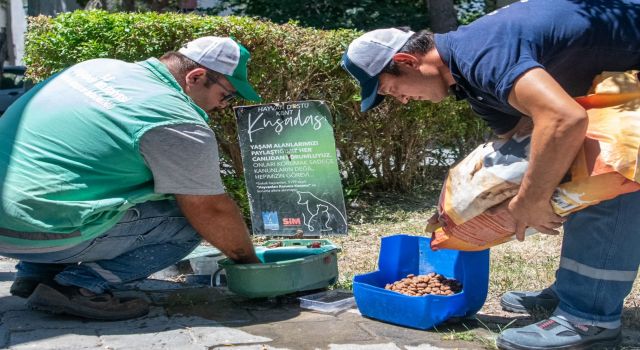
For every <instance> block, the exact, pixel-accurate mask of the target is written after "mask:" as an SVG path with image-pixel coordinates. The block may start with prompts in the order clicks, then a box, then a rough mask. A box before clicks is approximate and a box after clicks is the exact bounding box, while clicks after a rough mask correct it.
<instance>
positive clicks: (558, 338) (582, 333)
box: [496, 316, 622, 350]
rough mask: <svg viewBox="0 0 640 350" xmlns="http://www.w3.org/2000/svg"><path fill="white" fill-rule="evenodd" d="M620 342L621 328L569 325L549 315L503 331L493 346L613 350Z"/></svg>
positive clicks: (519, 349)
mask: <svg viewBox="0 0 640 350" xmlns="http://www.w3.org/2000/svg"><path fill="white" fill-rule="evenodd" d="M621 341H622V332H621V328H616V329H606V328H601V327H597V326H587V325H579V324H573V323H571V322H569V321H567V320H565V319H563V318H560V317H558V316H552V317H551V318H549V319H546V320H544V321H540V322H538V323H535V324H532V325H529V326H526V327H522V328H510V329H507V330H505V331H504V332H502V333H501V334H500V336H499V337H498V339H497V340H496V345H497V346H498V349H502V350H547V349H562V350H586V349H615V348H616V347H617V346H618V344H620V342H621Z"/></svg>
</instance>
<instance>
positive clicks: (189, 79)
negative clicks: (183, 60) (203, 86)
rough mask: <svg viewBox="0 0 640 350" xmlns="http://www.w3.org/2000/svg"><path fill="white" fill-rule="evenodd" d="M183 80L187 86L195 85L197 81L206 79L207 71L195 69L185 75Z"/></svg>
mask: <svg viewBox="0 0 640 350" xmlns="http://www.w3.org/2000/svg"><path fill="white" fill-rule="evenodd" d="M184 78H185V84H186V85H187V86H188V85H195V84H197V83H198V81H200V80H203V79H204V80H206V79H207V71H206V70H205V69H204V68H196V69H193V70H191V71H190V72H189V73H187V75H185V77H184Z"/></svg>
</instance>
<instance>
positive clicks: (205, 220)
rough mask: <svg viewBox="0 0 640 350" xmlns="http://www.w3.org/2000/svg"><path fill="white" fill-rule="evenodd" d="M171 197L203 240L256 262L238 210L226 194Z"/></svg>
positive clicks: (230, 254)
mask: <svg viewBox="0 0 640 350" xmlns="http://www.w3.org/2000/svg"><path fill="white" fill-rule="evenodd" d="M175 197H176V200H177V201H178V205H179V206H180V209H181V210H182V212H183V214H184V216H185V217H186V218H187V220H189V223H190V224H191V226H193V228H195V230H196V231H197V232H198V233H199V234H200V235H201V236H202V237H203V238H204V239H205V240H206V241H207V242H209V243H211V244H212V245H213V246H215V247H216V248H218V249H220V251H222V253H224V254H225V255H226V256H228V257H229V258H231V259H233V260H235V261H237V262H240V263H259V262H260V260H258V257H257V256H256V252H255V250H254V248H253V244H252V242H251V238H250V237H249V231H248V230H247V226H246V225H245V223H244V221H243V219H242V215H241V214H240V210H239V209H238V206H237V205H236V203H235V202H234V201H233V200H232V199H231V198H229V196H228V195H227V194H219V195H184V194H182V195H181V194H176V195H175Z"/></svg>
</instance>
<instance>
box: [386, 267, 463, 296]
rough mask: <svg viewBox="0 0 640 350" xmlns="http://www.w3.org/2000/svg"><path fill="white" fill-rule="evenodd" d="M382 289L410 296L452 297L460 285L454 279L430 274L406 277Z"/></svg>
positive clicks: (459, 288)
mask: <svg viewBox="0 0 640 350" xmlns="http://www.w3.org/2000/svg"><path fill="white" fill-rule="evenodd" d="M384 289H387V290H391V291H394V292H398V293H401V294H405V295H410V296H423V295H428V294H434V295H453V294H456V293H459V292H460V291H461V290H462V284H461V283H460V282H459V281H458V280H456V279H453V278H451V279H449V278H446V277H444V276H443V275H440V274H437V273H434V272H431V273H429V274H427V275H419V276H416V275H414V274H409V275H407V277H406V278H403V279H401V280H400V281H396V282H393V284H387V285H386V286H385V287H384Z"/></svg>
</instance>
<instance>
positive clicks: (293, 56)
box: [25, 11, 485, 193]
mask: <svg viewBox="0 0 640 350" xmlns="http://www.w3.org/2000/svg"><path fill="white" fill-rule="evenodd" d="M359 34H360V32H358V31H355V30H344V29H343V30H326V31H325V30H317V29H311V28H303V27H300V26H298V25H295V24H284V25H277V24H274V23H270V22H262V21H258V20H255V19H251V18H248V17H215V16H197V15H180V14H175V13H165V14H159V13H151V12H150V13H107V12H103V11H76V12H73V13H66V14H62V15H59V16H58V17H56V18H49V17H42V16H41V17H35V18H31V19H30V23H29V27H28V32H27V44H26V49H25V51H26V53H25V62H26V63H27V65H28V75H30V76H31V77H32V78H34V79H36V80H41V79H44V78H46V77H47V76H49V75H51V74H52V73H54V72H56V71H59V70H61V69H63V68H65V67H67V66H70V65H72V64H74V63H77V62H80V61H83V60H87V59H91V58H97V57H111V58H117V59H122V60H127V61H136V60H143V59H146V58H148V57H151V56H155V57H159V56H160V55H162V54H163V53H164V52H166V51H169V50H176V49H178V48H179V47H180V46H181V45H182V44H184V43H185V42H187V41H189V40H191V39H193V38H196V37H199V36H204V35H218V36H231V37H234V38H236V39H237V40H238V41H240V42H241V43H242V44H243V45H245V46H246V47H247V48H248V49H249V50H250V51H251V53H252V61H251V63H250V66H249V73H250V80H251V81H252V82H253V83H254V85H255V86H256V88H257V90H258V91H259V92H260V93H261V95H262V97H263V100H264V102H274V101H291V100H303V99H320V100H325V101H327V103H328V104H329V106H330V108H331V111H332V113H333V116H334V128H335V135H336V145H337V148H338V150H339V153H340V159H339V163H340V168H341V170H342V173H343V175H344V180H345V183H346V184H349V188H351V189H352V190H354V192H353V193H357V192H359V189H360V188H361V187H363V186H364V185H366V184H376V185H377V186H380V187H381V188H382V189H387V190H409V189H412V188H414V187H415V186H416V185H421V184H424V183H425V182H426V181H429V180H432V178H433V175H432V174H434V172H433V171H432V170H433V169H434V166H435V167H436V168H437V167H442V166H446V165H447V164H448V163H447V162H448V161H450V160H451V159H457V158H459V157H460V156H461V155H463V154H465V153H466V152H467V151H468V150H469V149H470V148H473V147H474V146H475V145H476V144H477V143H478V140H480V139H481V138H482V135H483V133H484V132H485V128H484V127H483V126H482V125H481V123H480V122H479V121H478V120H477V118H473V117H471V112H470V110H469V108H468V107H467V106H466V103H460V102H455V101H452V100H447V101H445V102H442V103H439V104H432V103H429V102H412V103H411V104H410V105H406V106H403V105H401V104H399V103H396V102H385V103H383V104H382V105H381V107H380V108H377V109H376V110H375V111H373V112H370V113H366V114H363V113H360V112H359V90H358V87H357V85H356V83H355V82H354V81H353V80H352V79H351V77H350V76H349V75H348V74H346V73H345V72H344V71H343V70H342V69H341V68H340V66H339V60H340V57H341V55H342V53H343V51H344V49H345V48H346V46H347V45H348V44H349V43H350V42H351V40H353V39H354V38H356V37H357V36H358V35H359ZM211 127H212V128H213V129H214V131H215V132H216V134H217V137H218V142H219V144H220V148H221V152H222V155H223V156H224V157H225V159H226V160H228V161H229V162H230V164H231V165H232V167H233V168H234V169H235V174H236V176H241V174H242V162H241V160H240V150H239V147H238V141H237V135H236V124H235V120H234V117H233V113H232V111H231V110H230V109H229V110H227V111H224V112H217V113H216V114H214V115H212V117H211ZM426 159H430V160H431V161H432V162H434V164H432V165H425V160H426ZM345 174H346V175H345ZM435 174H438V175H437V177H438V178H441V176H442V172H441V171H440V172H435ZM372 178H374V179H375V181H372Z"/></svg>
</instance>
